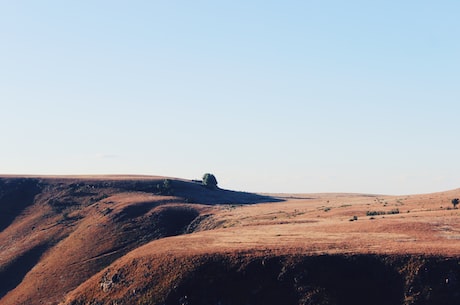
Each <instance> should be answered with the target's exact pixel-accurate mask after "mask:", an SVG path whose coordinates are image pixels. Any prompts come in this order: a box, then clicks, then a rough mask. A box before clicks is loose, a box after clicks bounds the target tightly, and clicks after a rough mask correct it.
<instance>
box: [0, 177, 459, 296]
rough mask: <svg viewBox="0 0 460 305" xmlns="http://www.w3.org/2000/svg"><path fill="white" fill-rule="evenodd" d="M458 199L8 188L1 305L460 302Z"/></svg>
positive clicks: (75, 186)
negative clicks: (455, 207) (454, 207)
mask: <svg viewBox="0 0 460 305" xmlns="http://www.w3.org/2000/svg"><path fill="white" fill-rule="evenodd" d="M456 197H460V190H453V191H449V192H442V193H436V194H424V195H411V196H381V195H366V194H305V195H302V194H300V195H299V194H296V195H286V194H277V195H260V194H250V193H243V192H235V191H229V190H222V189H215V190H211V189H207V188H205V187H203V186H202V185H201V184H200V183H197V182H194V181H187V180H182V179H173V178H165V177H149V176H99V177H91V176H88V177H70V176H69V177H12V176H10V177H7V176H4V177H2V178H0V229H1V232H0V304H2V305H3V304H15V305H17V304H72V305H80V304H111V305H112V304H118V305H120V304H158V305H160V304H168V305H169V304H189V305H194V304H407V305H408V304H458V300H459V299H460V294H459V293H460V260H459V259H458V257H459V255H460V224H459V221H458V219H459V211H458V210H457V209H452V205H451V200H452V198H456Z"/></svg>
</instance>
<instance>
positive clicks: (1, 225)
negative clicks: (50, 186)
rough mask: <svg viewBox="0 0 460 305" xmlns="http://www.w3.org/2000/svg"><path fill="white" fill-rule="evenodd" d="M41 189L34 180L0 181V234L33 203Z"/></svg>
mask: <svg viewBox="0 0 460 305" xmlns="http://www.w3.org/2000/svg"><path fill="white" fill-rule="evenodd" d="M40 191H41V189H40V186H39V184H38V180H36V179H26V178H14V179H0V232H1V231H3V230H4V229H5V228H7V227H8V226H9V225H10V224H11V223H12V222H13V221H14V219H15V218H16V217H17V216H19V215H20V214H21V213H22V211H23V210H24V209H25V208H26V207H28V206H29V205H32V204H33V203H34V198H35V196H36V195H37V194H38V193H40Z"/></svg>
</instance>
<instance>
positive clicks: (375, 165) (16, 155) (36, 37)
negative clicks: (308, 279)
mask: <svg viewBox="0 0 460 305" xmlns="http://www.w3.org/2000/svg"><path fill="white" fill-rule="evenodd" d="M459 14H460V2H459V1H457V0H451V1H445V0H439V1H432V0H429V1H428V0H404V1H393V0H385V1H382V0H376V1H364V0H363V1H356V0H350V1H342V0H335V1H328V0H325V1H308V0H304V1H294V0H288V1H240V0H232V1H46V0H44V1H2V2H0V106H1V108H0V110H1V111H0V128H1V133H0V140H1V149H0V172H1V173H4V174H106V173H109V174H153V175H166V176H173V177H181V178H200V177H201V176H202V174H203V173H205V172H212V173H214V174H215V175H216V177H217V179H218V180H219V184H220V186H221V187H224V188H229V189H237V190H246V191H265V192H368V193H385V194H410V193H427V192H433V191H442V190H448V189H452V188H457V187H460V162H459V157H458V156H459V154H460V141H459V138H460V137H459V130H460V125H459V123H460V39H459V38H460V18H459Z"/></svg>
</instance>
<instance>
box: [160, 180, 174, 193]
mask: <svg viewBox="0 0 460 305" xmlns="http://www.w3.org/2000/svg"><path fill="white" fill-rule="evenodd" d="M157 192H158V194H160V195H165V196H171V195H174V189H173V187H172V183H171V180H169V179H165V180H163V183H162V184H157Z"/></svg>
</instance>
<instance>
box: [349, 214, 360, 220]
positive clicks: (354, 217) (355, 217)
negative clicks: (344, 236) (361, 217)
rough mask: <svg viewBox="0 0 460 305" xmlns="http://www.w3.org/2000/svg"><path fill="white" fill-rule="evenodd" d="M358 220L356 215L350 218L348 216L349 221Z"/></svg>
mask: <svg viewBox="0 0 460 305" xmlns="http://www.w3.org/2000/svg"><path fill="white" fill-rule="evenodd" d="M357 220H358V216H356V215H355V216H353V217H352V218H350V221H357Z"/></svg>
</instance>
